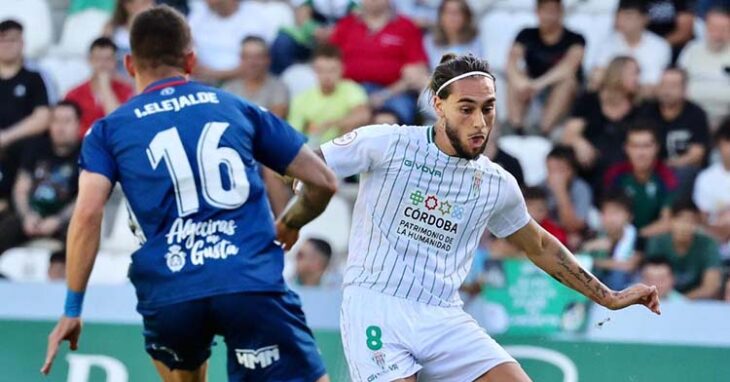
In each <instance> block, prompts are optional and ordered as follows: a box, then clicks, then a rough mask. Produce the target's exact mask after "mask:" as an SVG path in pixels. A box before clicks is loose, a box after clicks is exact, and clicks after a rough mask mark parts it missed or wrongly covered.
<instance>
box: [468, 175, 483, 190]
mask: <svg viewBox="0 0 730 382" xmlns="http://www.w3.org/2000/svg"><path fill="white" fill-rule="evenodd" d="M483 175H484V173H483V172H482V171H481V170H476V171H475V172H474V175H473V176H472V181H471V191H470V193H471V194H476V195H479V193H480V192H481V191H482V177H483Z"/></svg>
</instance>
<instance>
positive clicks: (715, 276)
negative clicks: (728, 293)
mask: <svg viewBox="0 0 730 382" xmlns="http://www.w3.org/2000/svg"><path fill="white" fill-rule="evenodd" d="M721 284H722V275H721V274H720V270H719V269H710V270H707V271H705V274H704V275H703V277H702V284H700V286H698V287H697V288H695V289H692V290H690V291H689V292H687V293H686V294H685V296H686V297H687V298H689V299H692V300H698V299H712V298H716V297H717V292H718V291H719V290H720V286H721Z"/></svg>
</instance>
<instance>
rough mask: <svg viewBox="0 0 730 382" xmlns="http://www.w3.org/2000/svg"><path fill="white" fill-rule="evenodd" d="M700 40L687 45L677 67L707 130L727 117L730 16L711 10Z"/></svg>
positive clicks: (729, 100)
mask: <svg viewBox="0 0 730 382" xmlns="http://www.w3.org/2000/svg"><path fill="white" fill-rule="evenodd" d="M705 26H706V28H707V31H706V33H705V37H704V39H701V40H694V41H692V42H690V43H689V44H688V45H687V46H686V47H685V48H684V50H683V51H682V54H681V55H680V56H679V60H678V64H679V66H680V67H682V68H684V70H686V71H687V75H688V77H689V83H688V87H689V88H688V93H689V99H691V100H693V101H694V102H697V103H698V104H699V105H700V106H702V107H703V108H704V109H705V111H706V112H707V116H708V117H709V119H710V127H711V128H714V127H717V126H718V124H719V123H720V121H721V120H722V118H723V117H725V116H727V115H728V114H730V14H728V10H727V9H722V8H714V9H712V10H710V11H709V12H708V13H707V16H706V17H705Z"/></svg>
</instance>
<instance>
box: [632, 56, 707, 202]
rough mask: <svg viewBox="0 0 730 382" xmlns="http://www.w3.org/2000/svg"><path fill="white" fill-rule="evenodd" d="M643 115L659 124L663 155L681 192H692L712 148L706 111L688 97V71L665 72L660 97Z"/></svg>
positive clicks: (672, 69) (659, 91) (673, 70)
mask: <svg viewBox="0 0 730 382" xmlns="http://www.w3.org/2000/svg"><path fill="white" fill-rule="evenodd" d="M641 115H642V118H645V119H649V120H651V121H652V122H654V124H656V125H657V126H658V127H659V138H660V141H661V142H660V143H661V157H662V159H663V160H665V163H666V164H667V165H669V166H670V167H672V169H673V170H674V173H675V174H676V175H677V177H678V178H679V183H680V192H687V191H689V190H690V189H691V187H692V184H693V182H694V177H695V175H696V174H697V172H698V171H699V170H700V169H701V168H702V166H703V164H704V162H705V157H706V155H707V152H708V151H709V147H710V127H709V123H708V120H707V114H705V111H704V110H702V108H701V107H699V106H698V105H697V104H695V103H693V102H691V101H689V100H687V73H686V72H685V71H684V70H682V69H679V68H670V69H667V70H666V71H664V74H663V75H662V79H661V82H660V83H659V88H658V89H657V100H656V101H653V102H648V103H647V104H646V105H644V107H643V108H642V110H641Z"/></svg>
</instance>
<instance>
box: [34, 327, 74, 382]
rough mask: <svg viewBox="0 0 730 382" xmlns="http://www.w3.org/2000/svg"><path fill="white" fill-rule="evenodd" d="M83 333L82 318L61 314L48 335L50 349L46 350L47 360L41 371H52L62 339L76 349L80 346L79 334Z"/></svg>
mask: <svg viewBox="0 0 730 382" xmlns="http://www.w3.org/2000/svg"><path fill="white" fill-rule="evenodd" d="M80 335H81V319H80V318H78V317H66V316H61V319H60V320H58V324H56V327H55V328H53V331H52V332H51V334H49V335H48V349H47V350H46V362H45V363H44V364H43V367H41V373H43V374H45V375H48V373H50V372H51V365H53V359H54V358H56V353H58V347H59V346H60V345H61V342H62V341H68V342H69V348H70V349H71V350H76V349H78V347H79V336H80Z"/></svg>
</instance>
